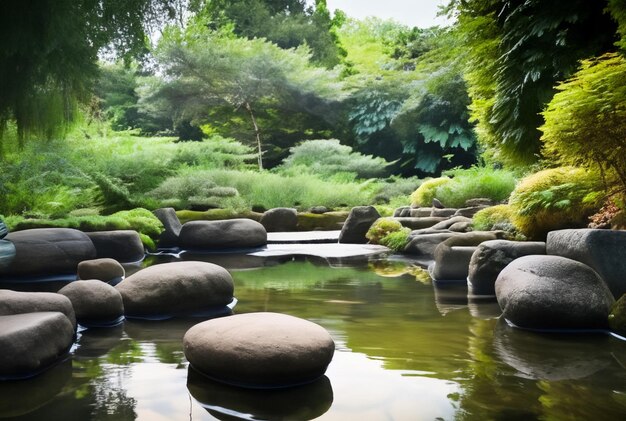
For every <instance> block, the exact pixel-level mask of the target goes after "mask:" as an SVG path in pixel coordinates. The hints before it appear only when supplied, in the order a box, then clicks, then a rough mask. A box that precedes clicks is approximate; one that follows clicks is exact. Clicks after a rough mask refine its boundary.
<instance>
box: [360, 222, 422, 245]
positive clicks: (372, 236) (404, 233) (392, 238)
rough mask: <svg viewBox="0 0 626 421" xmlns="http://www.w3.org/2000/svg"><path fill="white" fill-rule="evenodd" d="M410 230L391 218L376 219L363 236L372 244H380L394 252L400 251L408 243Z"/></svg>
mask: <svg viewBox="0 0 626 421" xmlns="http://www.w3.org/2000/svg"><path fill="white" fill-rule="evenodd" d="M410 233H411V230H410V229H409V228H405V227H403V226H402V224H401V223H400V222H398V221H397V220H395V219H393V218H378V219H377V220H376V221H375V222H374V223H373V224H372V226H371V227H370V229H369V230H368V231H367V233H366V234H365V238H367V239H368V240H370V243H372V244H380V245H382V246H385V247H389V248H390V249H392V250H394V251H402V250H404V247H405V246H406V244H407V243H408V241H409V234H410Z"/></svg>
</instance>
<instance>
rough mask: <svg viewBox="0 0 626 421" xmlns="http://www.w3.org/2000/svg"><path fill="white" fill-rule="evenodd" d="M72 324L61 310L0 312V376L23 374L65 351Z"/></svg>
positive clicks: (33, 371)
mask: <svg viewBox="0 0 626 421" xmlns="http://www.w3.org/2000/svg"><path fill="white" fill-rule="evenodd" d="M73 341H74V327H73V326H72V323H71V322H70V320H68V318H67V317H65V315H64V314H63V313H59V312H37V313H25V314H14V315H10V316H0V349H1V350H2V352H0V378H2V377H5V378H7V377H11V378H27V377H32V376H34V375H36V374H38V372H39V371H41V370H43V369H46V368H49V367H50V366H51V365H52V364H53V363H54V362H56V361H58V360H59V358H61V357H63V356H64V355H66V354H67V352H68V351H69V349H70V347H71V346H72V343H73Z"/></svg>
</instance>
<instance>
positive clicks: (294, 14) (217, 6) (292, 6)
mask: <svg viewBox="0 0 626 421" xmlns="http://www.w3.org/2000/svg"><path fill="white" fill-rule="evenodd" d="M200 15H201V16H203V17H204V18H205V19H207V21H208V22H207V24H208V25H209V26H211V27H213V28H214V29H218V28H223V27H226V26H232V27H233V28H234V33H235V34H237V35H238V36H242V37H247V38H249V39H253V38H266V39H267V40H269V41H271V42H273V43H275V44H277V45H278V46H280V47H282V48H295V47H298V46H300V45H303V44H307V45H308V46H309V47H310V48H311V52H312V59H313V61H314V62H316V63H318V64H321V65H323V66H326V67H328V68H331V67H334V66H335V65H337V64H339V63H340V62H341V59H342V58H343V57H344V56H345V51H344V50H343V49H342V48H341V46H340V45H339V41H338V38H337V35H336V33H335V28H336V27H337V26H339V25H341V23H342V19H343V18H342V16H343V15H341V14H338V15H337V17H336V18H331V16H330V12H329V11H328V7H327V6H326V0H316V1H315V7H309V6H307V2H306V1H305V0H209V1H207V3H206V6H205V8H204V10H203V11H201V12H200Z"/></svg>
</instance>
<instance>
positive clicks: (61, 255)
mask: <svg viewBox="0 0 626 421" xmlns="http://www.w3.org/2000/svg"><path fill="white" fill-rule="evenodd" d="M5 239H6V240H8V241H11V242H12V243H13V245H14V246H15V257H14V258H13V261H12V262H11V263H10V264H9V265H8V266H7V267H5V268H0V276H3V275H4V276H17V277H21V276H48V275H56V274H75V273H76V267H77V266H78V263H79V262H81V261H83V260H89V259H93V258H95V257H96V249H95V248H94V245H93V243H92V242H91V240H90V239H89V237H88V236H87V235H85V234H84V233H83V232H81V231H78V230H75V229H70V228H36V229H29V230H24V231H15V232H11V233H9V234H8V235H7V236H6V237H5Z"/></svg>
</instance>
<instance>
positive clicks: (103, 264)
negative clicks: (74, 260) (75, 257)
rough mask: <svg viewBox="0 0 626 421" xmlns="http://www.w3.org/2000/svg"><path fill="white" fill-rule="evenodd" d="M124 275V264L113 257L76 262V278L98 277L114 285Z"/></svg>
mask: <svg viewBox="0 0 626 421" xmlns="http://www.w3.org/2000/svg"><path fill="white" fill-rule="evenodd" d="M125 275H126V271H125V270H124V266H122V265H121V264H120V263H119V262H118V261H117V260H115V259H110V258H103V259H93V260H84V261H82V262H80V263H79V264H78V279H83V280H85V279H98V280H100V281H103V282H107V283H109V284H111V285H116V284H118V283H120V282H121V281H122V279H124V276H125Z"/></svg>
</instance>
